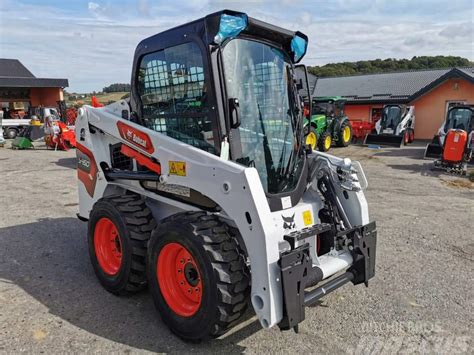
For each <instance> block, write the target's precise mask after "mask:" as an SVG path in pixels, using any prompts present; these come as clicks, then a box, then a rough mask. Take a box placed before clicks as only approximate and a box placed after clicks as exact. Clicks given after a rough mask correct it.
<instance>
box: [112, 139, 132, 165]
mask: <svg viewBox="0 0 474 355" xmlns="http://www.w3.org/2000/svg"><path fill="white" fill-rule="evenodd" d="M121 147H122V144H121V143H118V144H114V145H111V146H110V155H111V158H110V160H111V162H112V168H113V169H119V170H132V169H133V163H132V159H130V158H129V157H127V156H125V155H123V154H122V152H121V151H120V148H121Z"/></svg>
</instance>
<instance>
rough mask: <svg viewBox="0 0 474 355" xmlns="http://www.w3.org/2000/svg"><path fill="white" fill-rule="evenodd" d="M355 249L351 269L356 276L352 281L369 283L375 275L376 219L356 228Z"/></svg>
mask: <svg viewBox="0 0 474 355" xmlns="http://www.w3.org/2000/svg"><path fill="white" fill-rule="evenodd" d="M351 239H352V244H353V246H354V249H353V251H352V256H353V258H354V263H353V264H352V267H351V268H350V271H351V272H353V273H354V275H355V278H354V280H353V281H352V282H353V283H354V285H357V284H360V283H362V282H363V283H365V285H366V286H368V285H369V279H371V278H372V277H374V275H375V257H376V249H377V248H376V246H377V231H376V226H375V221H374V222H371V223H369V224H366V225H365V226H362V227H360V228H356V230H355V231H353V232H352V233H351Z"/></svg>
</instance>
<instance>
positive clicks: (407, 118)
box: [364, 105, 415, 148]
mask: <svg viewBox="0 0 474 355" xmlns="http://www.w3.org/2000/svg"><path fill="white" fill-rule="evenodd" d="M414 140H415V107H414V106H406V105H385V106H384V107H383V109H382V118H381V119H380V120H378V121H377V123H376V124H375V129H374V132H372V133H371V134H368V135H367V136H366V137H365V142H364V144H367V145H381V146H391V147H397V148H400V147H401V145H402V144H404V145H407V144H408V143H412V142H413V141H414Z"/></svg>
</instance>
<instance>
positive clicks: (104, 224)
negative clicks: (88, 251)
mask: <svg viewBox="0 0 474 355" xmlns="http://www.w3.org/2000/svg"><path fill="white" fill-rule="evenodd" d="M94 249H95V255H96V257H97V261H98V263H99V266H100V268H101V269H102V270H103V271H104V273H106V274H107V275H110V276H114V275H116V274H117V273H118V272H119V270H120V266H121V265H122V241H121V239H120V235H119V233H118V231H117V227H116V226H115V224H114V223H113V222H112V221H111V220H110V219H108V218H106V217H102V218H101V219H99V221H98V222H97V223H96V225H95V229H94Z"/></svg>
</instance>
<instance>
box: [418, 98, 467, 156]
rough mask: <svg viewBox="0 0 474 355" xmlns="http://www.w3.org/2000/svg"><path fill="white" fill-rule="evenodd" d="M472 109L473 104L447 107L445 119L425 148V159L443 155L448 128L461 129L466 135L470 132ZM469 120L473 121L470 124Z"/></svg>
mask: <svg viewBox="0 0 474 355" xmlns="http://www.w3.org/2000/svg"><path fill="white" fill-rule="evenodd" d="M473 110H474V105H460V104H456V105H453V106H451V107H449V109H448V112H447V113H446V119H445V120H444V122H443V123H442V124H441V127H440V128H439V130H438V133H437V134H436V135H435V136H434V137H433V140H432V141H431V143H429V144H428V145H427V146H426V148H425V154H424V157H425V159H429V158H432V159H438V158H440V157H441V156H442V155H443V150H444V149H443V147H444V144H445V140H446V135H447V133H448V131H449V130H450V129H462V130H464V131H466V132H467V134H468V135H469V134H470V133H471V131H472V130H473V126H474V122H473V118H472V112H473ZM471 122H473V123H472V124H471Z"/></svg>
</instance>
